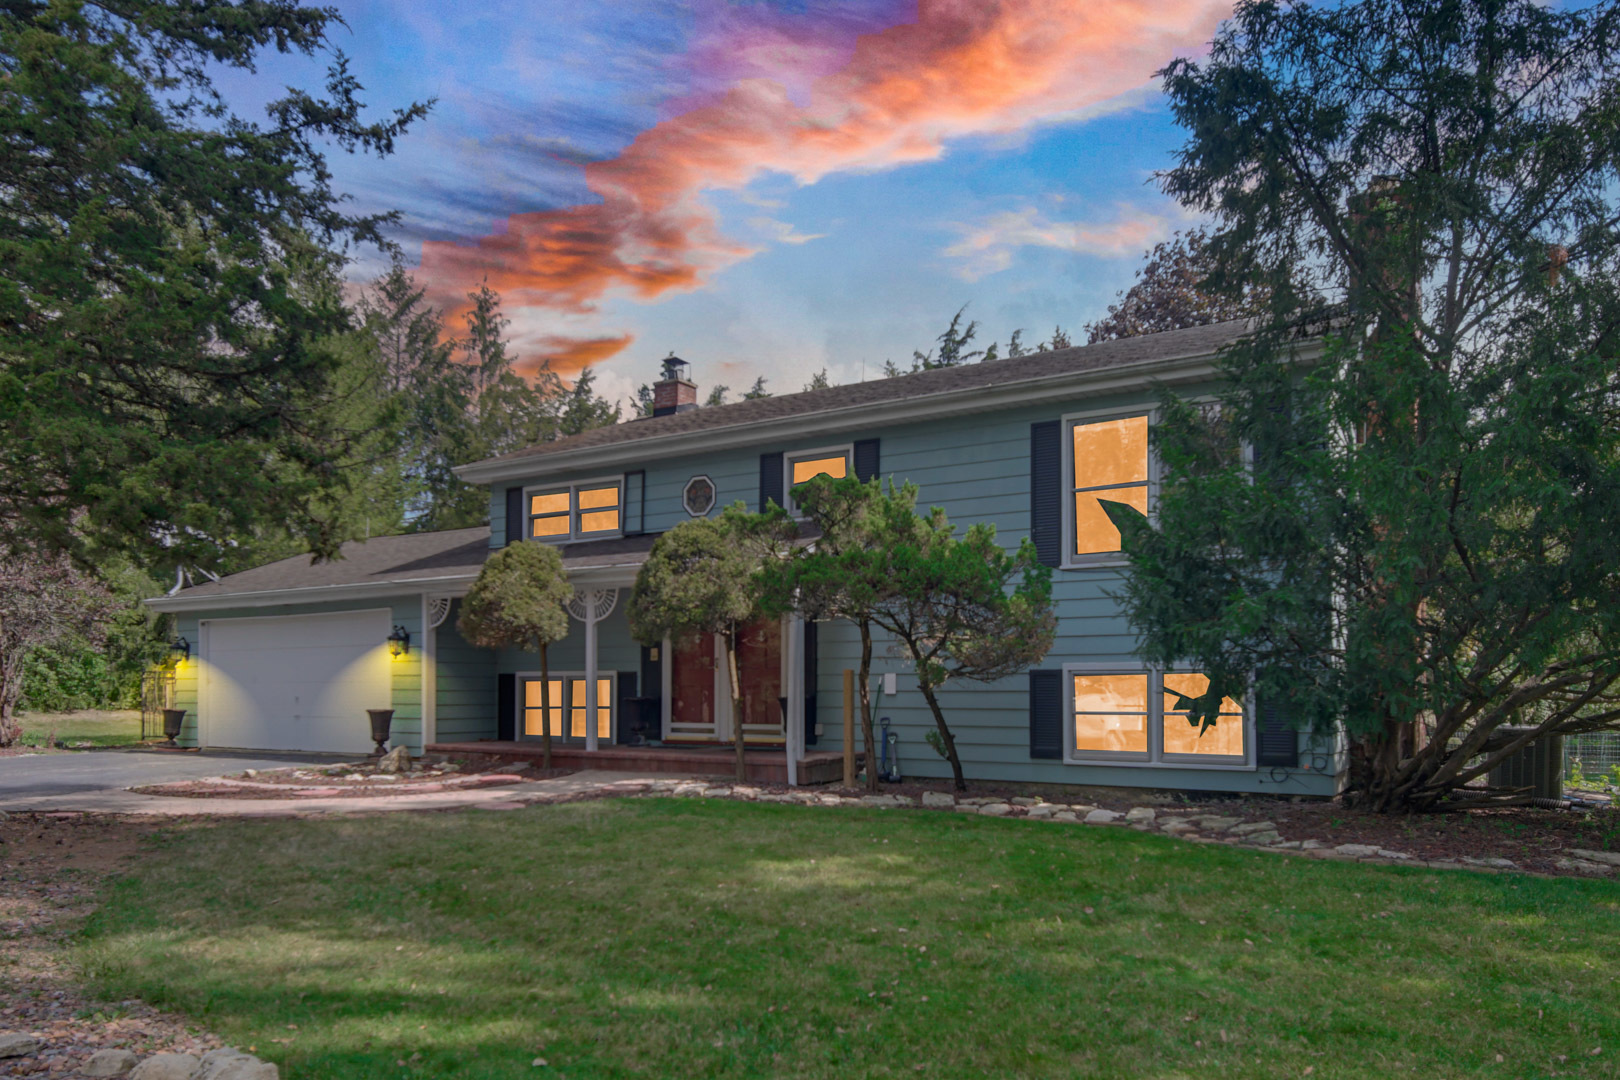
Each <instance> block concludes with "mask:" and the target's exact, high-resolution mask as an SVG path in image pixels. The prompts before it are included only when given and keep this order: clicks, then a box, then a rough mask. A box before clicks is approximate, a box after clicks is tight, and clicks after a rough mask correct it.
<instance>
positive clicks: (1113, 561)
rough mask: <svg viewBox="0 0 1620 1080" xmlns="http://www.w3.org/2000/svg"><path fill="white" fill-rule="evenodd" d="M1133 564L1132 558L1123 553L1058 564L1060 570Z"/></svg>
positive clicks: (1108, 568)
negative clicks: (1087, 560)
mask: <svg viewBox="0 0 1620 1080" xmlns="http://www.w3.org/2000/svg"><path fill="white" fill-rule="evenodd" d="M1129 565H1131V560H1130V559H1128V558H1126V557H1125V556H1123V555H1109V556H1105V557H1103V558H1099V559H1094V560H1091V561H1089V562H1064V563H1059V564H1058V567H1057V568H1058V569H1059V570H1118V569H1119V568H1121V567H1124V566H1129Z"/></svg>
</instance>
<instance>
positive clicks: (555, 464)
mask: <svg viewBox="0 0 1620 1080" xmlns="http://www.w3.org/2000/svg"><path fill="white" fill-rule="evenodd" d="M998 362H999V361H998ZM1215 374H1216V369H1215V354H1214V353H1200V354H1198V355H1197V356H1178V357H1173V358H1170V359H1166V360H1153V361H1147V362H1144V363H1140V364H1132V365H1130V366H1125V367H1113V368H1101V369H1098V370H1094V371H1079V372H1072V371H1071V372H1063V373H1062V374H1059V375H1048V376H1046V377H1044V378H1039V379H1020V380H1017V381H1014V382H1007V383H1001V384H999V385H998V384H994V383H992V384H991V385H989V386H975V387H969V388H966V389H961V390H949V391H944V392H941V393H937V394H925V395H922V396H919V397H914V398H905V399H902V400H899V401H877V402H862V403H861V404H859V405H850V406H846V407H845V408H842V409H827V410H823V411H818V412H812V413H805V414H803V415H800V416H789V417H782V418H773V419H770V420H760V421H756V422H754V423H751V424H735V425H733V426H731V427H720V428H702V429H699V430H697V431H682V432H677V433H675V434H671V435H663V436H651V437H649V438H645V439H630V440H627V441H625V442H618V443H609V444H607V445H605V446H588V447H581V448H580V449H578V450H561V451H558V452H556V453H550V454H547V453H541V454H536V455H535V456H534V457H530V458H516V459H511V460H501V461H475V462H473V463H472V464H470V465H462V466H460V467H459V468H456V469H454V470H452V471H453V472H454V473H455V474H456V475H457V476H458V477H460V478H461V479H462V480H465V481H466V482H467V483H469V484H495V483H500V482H502V481H506V480H544V479H546V478H548V477H553V476H556V475H559V474H572V473H576V472H578V471H579V470H580V469H583V468H605V467H611V466H619V465H631V464H635V463H638V462H643V461H647V460H649V459H650V458H653V457H668V456H672V455H678V454H683V453H695V452H698V451H712V450H733V449H737V448H739V447H744V446H757V445H758V444H759V443H760V442H762V441H763V440H765V439H766V438H773V439H780V440H788V439H792V438H794V437H796V436H798V435H801V434H820V435H832V434H835V433H843V432H849V431H858V430H860V429H862V428H869V427H871V426H872V425H873V424H874V423H881V424H882V425H884V426H885V427H891V426H894V425H896V424H904V423H911V422H914V421H921V420H939V419H947V418H950V417H953V416H966V415H968V414H970V413H981V412H992V411H995V410H997V409H1009V408H1016V407H1017V406H1020V405H1028V404H1035V403H1039V402H1044V401H1050V400H1051V399H1052V398H1053V396H1055V395H1063V394H1068V393H1071V392H1084V393H1087V394H1104V393H1109V392H1113V391H1118V390H1133V389H1135V390H1146V389H1149V388H1150V386H1152V385H1154V384H1159V385H1170V384H1176V383H1187V382H1197V381H1201V380H1206V379H1209V378H1211V377H1213V376H1214V375H1215Z"/></svg>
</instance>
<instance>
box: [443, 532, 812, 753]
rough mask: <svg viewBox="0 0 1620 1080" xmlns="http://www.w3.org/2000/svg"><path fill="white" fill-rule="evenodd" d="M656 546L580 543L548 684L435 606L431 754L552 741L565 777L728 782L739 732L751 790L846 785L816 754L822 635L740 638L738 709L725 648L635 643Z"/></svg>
mask: <svg viewBox="0 0 1620 1080" xmlns="http://www.w3.org/2000/svg"><path fill="white" fill-rule="evenodd" d="M650 546H651V538H642V537H637V538H630V539H625V540H615V541H610V542H603V543H593V544H588V545H586V544H581V545H574V550H572V551H570V552H569V553H568V554H567V555H565V558H564V567H565V569H566V570H567V572H568V576H569V580H570V582H571V583H572V584H573V585H574V588H575V597H574V600H573V602H572V603H571V604H570V605H569V611H570V614H571V615H572V616H573V621H572V623H571V631H570V633H569V635H568V636H567V637H566V638H565V639H563V640H561V641H559V642H556V643H554V644H552V645H551V646H550V647H549V648H548V650H547V656H546V660H547V663H546V668H547V670H546V672H545V674H544V676H542V672H541V664H540V657H539V655H538V654H537V653H535V652H532V651H523V650H515V649H508V650H502V651H499V652H494V651H490V650H485V649H480V648H477V647H475V646H473V645H471V644H470V643H468V642H466V641H465V640H464V639H462V638H461V636H460V633H459V631H458V630H457V627H456V620H457V617H458V615H459V608H460V598H459V596H446V597H443V598H442V599H441V600H439V601H437V602H435V603H434V604H433V605H432V610H433V614H434V616H435V617H434V618H432V619H430V626H429V630H430V633H429V636H428V639H427V642H426V646H427V651H428V653H429V656H430V661H429V663H427V664H426V665H425V666H426V667H427V668H428V669H429V670H430V671H431V672H432V674H431V675H430V676H429V679H428V682H429V683H430V685H429V686H428V687H425V688H424V689H426V690H427V691H428V695H427V696H428V697H429V700H430V702H431V705H430V707H429V709H428V712H429V714H430V723H429V724H428V725H427V733H428V738H427V739H425V740H424V743H425V746H424V749H425V750H426V751H428V752H433V753H453V754H497V755H499V756H501V757H503V758H507V759H515V760H538V759H539V757H540V755H541V741H542V739H543V738H544V736H545V733H546V732H547V731H548V730H549V734H550V739H551V744H552V756H553V761H554V762H555V763H556V764H557V765H558V766H560V767H563V768H613V769H638V770H643V771H652V772H668V773H697V774H710V773H712V774H730V773H732V772H733V771H734V768H735V763H734V758H733V754H734V751H733V749H732V739H733V736H734V733H735V731H736V730H737V728H736V725H739V724H740V725H741V730H742V734H743V738H744V742H745V744H746V745H747V747H748V756H747V759H746V765H747V768H748V772H749V776H750V778H753V779H757V780H759V781H761V782H775V783H787V784H803V783H823V782H827V781H829V780H833V779H837V778H839V777H840V776H841V775H842V753H841V746H829V747H824V748H822V750H821V752H819V753H818V752H817V751H816V749H815V744H816V743H817V741H818V739H817V730H816V703H815V697H814V695H815V686H816V671H815V662H816V641H815V639H816V629H815V625H814V624H813V623H812V624H806V623H805V622H803V621H802V620H799V619H796V618H784V619H771V620H763V621H761V622H760V623H757V624H755V625H753V626H750V627H748V628H747V629H746V631H745V632H744V633H742V634H741V635H739V638H740V640H739V642H738V650H737V652H738V669H739V682H740V684H741V688H740V693H739V695H738V700H737V702H736V703H735V705H734V704H733V702H732V700H731V697H732V695H731V692H730V686H729V682H730V679H729V673H728V671H727V666H726V652H725V648H724V644H723V642H722V641H720V640H719V639H717V638H714V637H709V636H702V637H699V636H692V637H690V638H687V639H685V640H680V641H669V640H666V641H663V642H659V643H657V644H653V645H645V646H644V645H642V644H640V643H639V642H637V641H635V640H634V639H633V638H632V637H631V635H630V628H629V622H628V620H627V618H626V616H625V606H626V601H627V600H628V597H629V591H630V587H631V585H632V584H633V582H634V580H635V574H636V571H637V570H638V569H639V567H640V564H641V562H642V561H643V560H644V559H645V557H646V551H647V549H648V548H650ZM580 549H587V550H580ZM828 751H831V752H828Z"/></svg>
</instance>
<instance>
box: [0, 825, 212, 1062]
mask: <svg viewBox="0 0 1620 1080" xmlns="http://www.w3.org/2000/svg"><path fill="white" fill-rule="evenodd" d="M154 823H155V822H154V821H153V820H147V819H139V818H130V817H116V816H112V815H90V814H70V813H58V814H20V813H13V814H0V1031H5V1032H14V1031H16V1032H25V1033H28V1034H31V1035H34V1036H36V1037H38V1038H39V1039H40V1040H41V1041H42V1042H43V1043H44V1046H43V1048H42V1049H41V1051H40V1052H39V1053H37V1054H33V1055H30V1056H28V1057H21V1058H9V1059H7V1060H5V1061H0V1075H4V1076H29V1077H46V1076H71V1075H74V1074H75V1072H76V1070H77V1069H78V1067H79V1066H80V1065H81V1064H82V1063H83V1062H84V1060H85V1059H86V1058H88V1057H89V1056H90V1055H91V1054H93V1053H94V1052H95V1051H97V1050H102V1049H107V1048H113V1047H118V1048H123V1049H127V1050H130V1051H132V1052H133V1053H135V1054H137V1055H138V1056H141V1057H145V1056H147V1055H148V1054H154V1053H159V1052H161V1051H166V1050H167V1051H175V1052H177V1053H187V1054H196V1055H198V1056H201V1055H202V1054H204V1053H206V1052H208V1051H209V1050H212V1049H215V1048H217V1047H219V1046H220V1045H222V1044H221V1042H220V1040H219V1039H217V1038H215V1037H214V1036H213V1035H211V1034H209V1033H207V1032H205V1031H203V1030H201V1029H199V1028H197V1027H195V1026H194V1025H192V1024H191V1023H188V1022H187V1021H185V1020H184V1019H182V1018H180V1017H178V1016H174V1015H172V1014H169V1013H164V1012H160V1011H159V1010H157V1009H154V1008H152V1007H150V1006H149V1005H146V1004H145V1003H143V1002H140V1001H97V1000H95V999H93V998H91V997H90V996H88V995H87V994H86V993H85V992H84V990H83V988H82V986H81V985H80V983H79V979H78V974H77V973H76V972H75V971H74V970H73V969H72V967H71V965H70V964H69V962H68V958H67V953H68V945H69V940H70V939H71V938H72V936H73V935H74V933H76V932H77V930H78V929H79V926H80V924H81V923H82V922H83V921H84V918H85V917H86V916H87V915H89V914H90V912H91V911H92V910H94V908H95V905H96V894H97V891H98V890H99V889H100V888H101V886H102V884H103V882H104V880H105V879H106V878H107V877H108V876H109V875H111V874H113V873H115V872H116V871H117V869H118V868H119V865H120V864H121V863H122V862H123V861H124V860H125V859H127V858H129V857H131V856H132V855H134V854H135V852H136V851H137V849H138V845H139V843H140V841H141V838H142V837H143V835H144V834H146V833H147V832H148V831H150V829H151V827H152V825H153V824H154ZM162 824H163V826H164V827H165V828H173V827H174V823H173V822H172V821H167V820H166V821H164V822H163V823H162Z"/></svg>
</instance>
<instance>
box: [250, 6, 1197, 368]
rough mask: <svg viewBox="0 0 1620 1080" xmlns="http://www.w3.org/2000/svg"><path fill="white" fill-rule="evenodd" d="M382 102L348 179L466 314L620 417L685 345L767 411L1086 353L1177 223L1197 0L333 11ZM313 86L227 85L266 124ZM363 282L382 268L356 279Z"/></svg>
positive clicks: (308, 67)
mask: <svg viewBox="0 0 1620 1080" xmlns="http://www.w3.org/2000/svg"><path fill="white" fill-rule="evenodd" d="M336 6H337V7H338V8H339V10H340V11H341V12H342V13H343V16H344V18H345V19H346V21H347V22H348V30H347V31H344V30H341V29H340V30H339V31H338V33H337V35H336V41H337V44H338V45H339V47H341V48H342V49H343V50H344V51H345V52H347V53H348V54H349V55H350V57H351V59H352V61H353V67H354V70H355V72H356V74H357V75H358V76H359V78H360V79H361V81H362V83H364V85H365V87H366V93H365V97H366V99H367V100H368V101H369V102H370V103H371V104H373V105H375V106H379V107H392V106H395V105H398V104H402V103H404V102H406V101H409V100H421V99H426V98H437V99H438V100H437V104H436V106H435V108H434V110H433V113H432V115H431V116H430V117H429V118H428V119H427V120H426V121H425V122H423V123H422V124H420V125H419V126H418V127H417V128H416V129H414V130H413V132H412V133H411V134H410V135H408V136H407V137H406V138H405V139H404V140H403V141H402V142H401V144H400V145H399V149H398V152H397V153H396V154H395V155H394V156H393V157H391V158H388V159H384V160H378V159H375V158H345V157H343V156H341V155H334V159H333V166H334V172H335V174H336V176H337V180H338V184H339V187H340V188H341V189H342V190H344V191H346V192H348V193H350V194H351V195H352V196H353V198H354V200H355V205H356V206H357V207H358V208H360V209H365V210H382V209H397V210H399V211H401V212H402V213H403V215H404V216H403V220H402V222H401V225H400V227H399V229H398V230H397V232H396V236H397V239H398V240H399V242H400V243H401V245H402V246H403V248H404V251H405V253H406V256H407V258H408V260H409V261H410V262H411V264H412V265H413V266H415V267H417V272H418V274H419V275H420V277H421V279H422V281H423V282H424V284H427V285H429V286H430V287H431V289H432V291H433V295H434V296H435V298H436V299H437V300H438V301H439V302H440V303H441V304H443V305H445V307H446V308H447V309H449V310H450V312H451V317H452V319H453V318H454V307H455V305H456V303H457V302H458V298H459V297H461V296H463V295H464V294H465V293H466V291H467V290H469V289H471V288H474V287H476V286H477V284H478V282H479V281H480V280H488V281H489V282H490V284H491V285H492V286H494V287H495V288H497V289H498V290H499V291H501V292H502V294H503V296H504V297H505V298H506V311H507V314H508V315H509V316H511V318H512V320H513V334H514V336H515V338H516V340H517V343H518V346H519V352H520V354H521V355H522V356H523V357H524V358H525V360H526V361H527V362H529V363H537V362H538V361H539V360H540V359H542V358H549V359H550V360H551V362H552V363H553V365H554V366H556V367H557V368H558V369H559V370H560V371H563V372H564V373H565V374H571V373H572V372H574V371H577V370H578V367H579V365H580V364H581V363H582V362H585V361H594V362H595V364H596V368H597V371H598V373H599V375H600V376H601V380H602V381H601V385H602V386H603V387H604V388H605V389H606V390H608V391H609V392H611V393H613V394H615V395H620V394H628V393H629V392H631V391H632V390H633V388H634V386H635V385H636V384H637V383H640V382H645V381H649V380H650V379H651V377H652V375H653V373H654V372H655V370H656V367H657V360H658V358H660V357H662V356H664V355H665V354H667V353H668V352H670V351H671V350H673V351H675V352H678V353H679V354H680V355H681V356H683V357H685V358H686V359H688V360H689V361H691V362H692V364H693V373H694V377H695V378H696V379H697V380H698V382H699V383H700V386H704V387H706V386H708V385H712V384H713V383H716V382H724V383H728V384H730V385H731V386H732V387H734V388H739V389H740V388H742V387H745V386H747V385H748V383H749V382H751V381H752V379H753V378H754V377H755V376H756V375H764V376H765V377H766V378H767V379H768V380H769V386H770V388H771V389H772V390H775V391H776V392H779V393H781V392H788V391H792V390H797V389H799V388H800V387H801V386H802V384H803V383H804V382H805V381H806V380H807V379H808V378H809V376H810V374H811V373H812V372H814V371H817V370H819V369H821V368H823V367H825V368H827V369H828V370H829V372H830V374H831V376H832V378H833V380H834V381H835V382H847V381H853V380H856V379H859V378H861V377H862V372H863V367H864V371H865V373H866V375H867V376H868V377H870V376H872V375H873V374H874V373H875V372H876V371H878V370H879V369H881V367H882V365H883V362H884V360H886V359H891V358H892V359H893V360H895V361H896V362H899V363H902V364H904V363H908V362H909V358H910V354H911V350H912V349H913V348H918V347H924V348H925V347H927V346H928V344H929V342H930V339H931V338H933V336H934V335H936V334H937V333H938V332H939V330H940V329H941V328H942V327H943V326H944V324H945V323H946V322H947V321H948V320H949V318H950V315H951V314H952V312H954V311H955V310H956V309H957V308H958V307H960V306H961V305H962V304H964V303H970V304H971V306H970V308H969V315H970V316H971V317H973V318H976V319H978V320H979V321H980V323H981V337H982V338H983V340H984V342H986V343H987V342H988V341H990V340H1000V341H1003V342H1005V340H1006V338H1007V336H1008V334H1009V333H1010V332H1011V331H1012V330H1014V329H1015V328H1018V327H1023V328H1024V330H1025V339H1026V341H1029V340H1039V339H1040V338H1042V337H1045V336H1046V335H1047V334H1049V333H1050V331H1051V329H1052V327H1053V326H1054V325H1055V324H1062V325H1063V326H1064V327H1065V328H1067V329H1068V330H1069V331H1071V333H1075V334H1076V335H1077V336H1078V334H1079V331H1080V330H1081V327H1082V326H1083V324H1084V323H1086V322H1087V321H1088V320H1091V319H1094V318H1096V317H1097V316H1099V315H1100V314H1101V313H1102V312H1103V310H1104V309H1105V307H1106V305H1107V304H1108V303H1109V301H1110V300H1111V299H1112V298H1113V297H1114V295H1115V293H1116V292H1117V291H1118V290H1119V289H1121V288H1123V287H1125V286H1126V285H1127V284H1128V283H1129V282H1130V280H1131V276H1132V273H1133V271H1134V269H1135V267H1136V266H1137V265H1138V264H1139V262H1140V258H1141V254H1142V252H1143V250H1144V249H1145V248H1147V247H1148V246H1150V245H1151V244H1152V243H1154V242H1156V241H1157V240H1159V239H1162V238H1164V237H1165V236H1167V235H1169V233H1170V232H1171V231H1172V230H1173V229H1175V228H1178V227H1181V226H1183V225H1185V224H1186V223H1187V222H1188V219H1187V218H1186V217H1185V216H1184V215H1183V214H1182V212H1181V211H1180V209H1179V208H1178V207H1176V206H1175V205H1174V204H1172V203H1171V202H1170V201H1169V200H1167V199H1165V198H1164V197H1163V196H1162V195H1160V194H1159V193H1158V192H1157V190H1156V188H1155V187H1154V186H1153V184H1152V175H1153V172H1154V170H1156V169H1162V168H1165V167H1166V166H1168V165H1169V164H1170V162H1171V159H1172V155H1173V153H1174V151H1175V149H1176V147H1177V146H1178V145H1179V144H1180V141H1181V140H1180V136H1179V134H1178V132H1177V130H1176V129H1175V127H1174V125H1173V124H1172V123H1171V122H1170V119H1169V116H1168V113H1167V110H1166V109H1165V108H1164V106H1163V104H1162V102H1161V100H1160V98H1159V96H1158V92H1157V88H1156V86H1155V85H1154V83H1153V78H1152V73H1153V71H1154V70H1155V69H1156V68H1157V67H1159V66H1162V65H1163V64H1164V63H1165V62H1167V61H1168V60H1170V59H1171V58H1172V57H1173V56H1176V55H1187V54H1196V53H1197V52H1199V51H1200V49H1201V48H1202V46H1203V44H1204V43H1205V42H1207V41H1208V39H1209V37H1210V35H1211V33H1212V32H1213V30H1214V28H1215V26H1216V25H1217V22H1218V20H1219V19H1220V18H1221V17H1222V16H1223V15H1224V14H1226V12H1227V11H1229V7H1227V6H1223V5H1222V4H1221V3H1218V2H1215V3H1212V2H1209V0H1157V2H1151V3H1150V2H1147V0H1087V2H1086V3H1084V4H1081V3H1076V2H1075V0H829V2H814V0H778V2H767V0H754V2H749V0H692V2H687V3H655V2H652V0H611V2H597V3H578V4H532V3H529V4H523V3H513V2H509V0H489V2H486V3H483V4H481V5H477V6H472V5H467V6H454V7H452V6H449V5H441V4H429V3H406V2H400V0H396V2H387V0H337V5H336ZM319 68H320V64H318V63H312V62H305V61H298V60H280V59H278V60H275V61H272V62H271V63H268V64H266V65H265V66H263V67H262V68H261V70H260V72H259V73H258V74H257V75H254V76H247V75H236V76H232V77H231V78H230V79H228V80H227V86H228V88H229V89H230V91H231V93H232V95H233V97H235V98H236V99H237V101H238V102H239V103H240V104H243V105H247V106H251V105H252V104H253V103H254V102H256V101H262V100H263V99H264V97H266V96H269V95H271V94H273V93H274V91H275V89H276V88H278V87H279V86H280V85H281V84H283V83H289V82H297V83H302V84H306V85H307V84H308V83H309V82H310V81H311V80H312V78H313V77H314V76H315V75H317V74H318V72H319ZM378 268H379V264H378V261H377V259H376V257H375V256H367V257H365V258H362V259H361V260H360V261H358V262H357V263H356V264H355V265H354V267H353V268H352V276H353V277H354V279H355V280H356V281H357V282H363V281H365V280H368V279H369V278H370V277H371V276H374V275H375V273H376V272H377V270H378Z"/></svg>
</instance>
